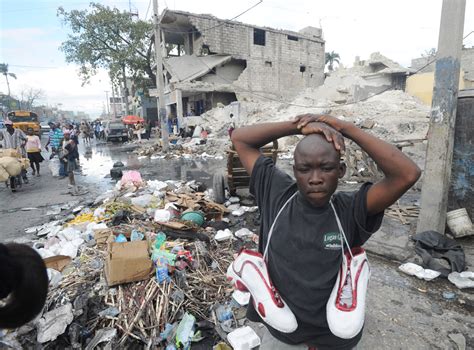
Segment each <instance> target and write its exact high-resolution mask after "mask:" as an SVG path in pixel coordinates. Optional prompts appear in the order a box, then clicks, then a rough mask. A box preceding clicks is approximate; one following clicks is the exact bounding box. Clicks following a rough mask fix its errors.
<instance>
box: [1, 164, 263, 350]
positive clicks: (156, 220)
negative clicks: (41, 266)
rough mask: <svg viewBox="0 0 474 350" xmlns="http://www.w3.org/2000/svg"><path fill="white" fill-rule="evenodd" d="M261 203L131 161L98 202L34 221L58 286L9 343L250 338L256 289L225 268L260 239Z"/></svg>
mask: <svg viewBox="0 0 474 350" xmlns="http://www.w3.org/2000/svg"><path fill="white" fill-rule="evenodd" d="M246 204H251V203H250V202H248V203H246ZM55 209H58V208H55ZM60 209H61V208H59V212H60V211H61V210H60ZM256 210H257V207H255V206H249V205H247V206H246V205H241V203H240V199H239V198H237V197H231V198H229V199H228V201H227V202H226V203H225V204H224V205H221V204H218V203H215V202H214V201H213V199H212V191H211V190H207V189H206V188H204V186H203V185H202V184H200V183H196V182H195V181H191V182H187V183H184V182H179V181H164V182H163V181H156V180H150V181H144V180H143V179H142V177H141V175H140V173H139V172H137V171H125V172H124V174H123V176H122V179H121V180H120V181H118V182H117V185H116V187H115V188H114V189H113V190H110V191H108V192H106V193H104V194H102V195H101V196H99V197H98V198H97V199H96V200H95V202H94V204H93V205H91V206H90V207H87V206H86V207H77V208H74V210H73V214H70V211H68V216H67V217H66V218H64V219H62V220H54V221H51V222H49V223H45V224H44V225H41V226H36V227H32V228H29V229H27V231H28V232H35V233H36V234H37V236H38V239H36V240H35V241H34V242H33V247H34V248H35V249H36V250H37V251H38V253H39V254H40V255H41V256H42V257H43V258H44V260H45V263H46V266H47V267H48V276H49V281H50V282H49V283H50V290H49V293H48V298H47V302H46V305H45V307H44V310H43V312H42V314H41V315H39V316H38V317H37V318H36V319H35V320H34V321H32V322H30V323H29V324H27V325H25V326H23V327H21V328H19V329H17V330H15V331H11V332H8V333H6V334H4V335H3V337H0V343H3V344H4V345H7V346H10V347H13V348H15V347H18V348H24V347H27V348H29V347H37V346H44V347H54V348H65V347H72V348H85V349H93V348H95V347H97V346H98V345H100V344H102V345H101V346H106V347H107V348H115V347H126V348H129V347H135V346H141V347H145V346H146V347H147V348H150V347H159V348H166V349H178V348H181V349H189V348H190V347H191V344H192V347H193V349H199V348H201V349H211V348H213V347H214V346H217V348H219V349H228V348H229V347H228V345H227V344H228V343H230V344H234V346H236V344H240V343H245V342H246V341H248V339H250V338H252V337H256V335H255V334H254V333H253V331H252V330H251V329H249V328H248V327H245V326H246V323H247V320H246V318H245V312H246V308H245V306H246V305H247V304H248V302H249V298H250V295H249V293H244V292H240V291H234V290H233V288H232V286H231V285H230V284H228V282H227V281H226V276H225V272H226V269H227V267H228V266H229V264H230V263H231V262H232V260H233V258H234V254H235V253H236V252H238V251H239V250H240V249H242V248H250V249H255V248H256V246H257V244H258V238H257V237H258V236H257V235H255V233H254V232H256V229H257V227H258V224H259V223H258V221H257V218H256V215H253V214H252V213H256ZM51 214H55V215H56V214H58V210H54V211H52V212H51ZM55 218H58V215H56V216H55ZM257 338H258V337H257ZM252 339H253V338H252ZM257 340H258V339H257ZM257 340H255V339H254V340H253V342H254V343H255V344H257V343H258V342H259V340H258V341H257ZM239 342H240V343H239ZM40 344H41V345H40ZM236 348H239V347H238V346H237V347H236Z"/></svg>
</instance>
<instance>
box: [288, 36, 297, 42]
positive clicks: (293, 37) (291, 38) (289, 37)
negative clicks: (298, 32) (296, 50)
mask: <svg viewBox="0 0 474 350" xmlns="http://www.w3.org/2000/svg"><path fill="white" fill-rule="evenodd" d="M288 40H292V41H298V37H297V36H294V35H288Z"/></svg>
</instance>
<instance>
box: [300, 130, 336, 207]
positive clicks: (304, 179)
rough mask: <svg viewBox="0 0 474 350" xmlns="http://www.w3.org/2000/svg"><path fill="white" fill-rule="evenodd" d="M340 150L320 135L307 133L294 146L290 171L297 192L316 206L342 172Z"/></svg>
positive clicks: (329, 193) (333, 188)
mask: <svg viewBox="0 0 474 350" xmlns="http://www.w3.org/2000/svg"><path fill="white" fill-rule="evenodd" d="M340 157H341V154H340V152H339V151H338V150H336V148H335V147H334V143H333V142H329V141H327V140H326V138H325V137H324V136H323V135H320V134H310V135H307V136H306V137H305V138H304V139H302V140H301V141H300V142H299V143H298V145H297V146H296V148H295V153H294V160H295V164H294V165H293V171H294V175H295V178H296V183H297V184H298V189H299V191H300V192H301V194H302V195H303V196H304V197H305V198H306V199H307V200H308V201H309V202H310V203H311V204H312V205H314V206H315V207H320V206H323V205H325V204H327V202H329V199H330V198H331V196H332V194H333V193H334V192H335V191H336V188H337V183H338V180H339V179H340V178H341V177H343V176H344V173H345V166H344V164H343V163H341V160H340Z"/></svg>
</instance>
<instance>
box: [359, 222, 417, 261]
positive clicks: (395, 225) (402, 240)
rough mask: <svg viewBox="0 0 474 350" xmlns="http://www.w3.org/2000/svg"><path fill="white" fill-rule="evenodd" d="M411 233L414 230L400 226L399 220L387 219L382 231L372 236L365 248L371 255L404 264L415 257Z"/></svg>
mask: <svg viewBox="0 0 474 350" xmlns="http://www.w3.org/2000/svg"><path fill="white" fill-rule="evenodd" d="M410 233H412V230H411V229H410V227H409V226H408V225H400V223H399V222H398V221H397V220H394V219H392V218H388V217H385V218H384V221H383V224H382V227H381V228H380V230H379V231H377V232H376V233H374V234H373V235H372V237H371V238H370V239H369V240H368V241H367V242H366V243H365V244H364V248H365V250H367V251H368V252H369V253H372V254H375V255H379V256H383V257H385V258H387V259H390V260H395V261H399V262H403V261H406V260H408V259H409V258H411V257H413V256H414V255H415V253H414V244H413V242H412V241H411V239H410Z"/></svg>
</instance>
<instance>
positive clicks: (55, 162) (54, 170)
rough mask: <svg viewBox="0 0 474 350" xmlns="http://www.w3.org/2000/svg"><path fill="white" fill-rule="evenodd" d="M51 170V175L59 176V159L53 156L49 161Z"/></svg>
mask: <svg viewBox="0 0 474 350" xmlns="http://www.w3.org/2000/svg"><path fill="white" fill-rule="evenodd" d="M49 170H50V171H51V175H53V176H59V159H57V158H53V159H51V160H50V161H49Z"/></svg>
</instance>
